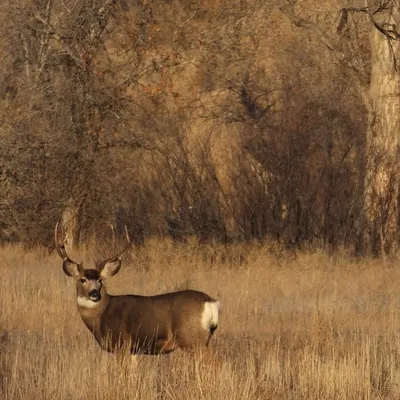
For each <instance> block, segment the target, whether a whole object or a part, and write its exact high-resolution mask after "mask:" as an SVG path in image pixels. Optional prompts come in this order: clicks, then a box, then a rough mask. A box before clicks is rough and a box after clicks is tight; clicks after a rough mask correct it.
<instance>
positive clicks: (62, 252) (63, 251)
mask: <svg viewBox="0 0 400 400" xmlns="http://www.w3.org/2000/svg"><path fill="white" fill-rule="evenodd" d="M58 226H59V223H58V222H57V223H56V227H55V229H54V242H55V245H56V250H57V253H58V255H59V256H60V257H61V258H62V259H63V260H64V261H69V262H71V263H74V264H80V263H78V262H76V261H74V260H72V259H71V258H70V257H69V256H68V254H67V250H66V248H65V242H66V241H67V237H64V240H63V241H62V243H60V240H59V237H58Z"/></svg>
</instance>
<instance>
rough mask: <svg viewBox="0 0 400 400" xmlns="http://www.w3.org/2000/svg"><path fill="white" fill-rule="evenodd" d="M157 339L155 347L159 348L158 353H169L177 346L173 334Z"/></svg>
mask: <svg viewBox="0 0 400 400" xmlns="http://www.w3.org/2000/svg"><path fill="white" fill-rule="evenodd" d="M158 341H159V343H157V348H159V349H160V350H159V353H160V354H166V353H171V352H172V351H174V350H175V349H176V348H177V347H178V345H177V343H176V340H175V336H174V335H170V336H169V337H168V338H167V339H159V340H158Z"/></svg>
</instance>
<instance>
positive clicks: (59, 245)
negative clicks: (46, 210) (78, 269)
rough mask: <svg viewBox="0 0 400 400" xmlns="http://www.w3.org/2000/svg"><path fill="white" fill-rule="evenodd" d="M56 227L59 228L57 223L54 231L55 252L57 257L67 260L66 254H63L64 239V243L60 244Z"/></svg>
mask: <svg viewBox="0 0 400 400" xmlns="http://www.w3.org/2000/svg"><path fill="white" fill-rule="evenodd" d="M58 226H59V223H58V222H57V223H56V227H55V229H54V242H55V245H56V250H57V253H58V255H59V256H60V257H61V258H62V259H65V258H68V257H67V254H66V252H65V246H64V244H65V240H66V239H64V241H63V242H62V243H60V241H59V238H58Z"/></svg>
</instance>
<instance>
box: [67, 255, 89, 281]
mask: <svg viewBox="0 0 400 400" xmlns="http://www.w3.org/2000/svg"><path fill="white" fill-rule="evenodd" d="M62 268H63V271H64V272H65V274H66V275H68V276H70V277H71V278H74V279H79V278H80V277H81V276H82V275H83V272H84V271H83V267H82V264H77V263H75V262H73V261H70V260H68V259H67V260H64V262H63V265H62Z"/></svg>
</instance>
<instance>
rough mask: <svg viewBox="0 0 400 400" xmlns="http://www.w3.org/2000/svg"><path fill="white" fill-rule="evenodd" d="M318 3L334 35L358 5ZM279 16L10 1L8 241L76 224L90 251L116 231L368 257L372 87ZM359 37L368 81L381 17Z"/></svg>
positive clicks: (351, 36) (4, 221) (356, 24)
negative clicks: (368, 90)
mask: <svg viewBox="0 0 400 400" xmlns="http://www.w3.org/2000/svg"><path fill="white" fill-rule="evenodd" d="M300 3H301V2H300ZM303 3H304V4H303V5H304V6H307V4H309V3H310V2H309V1H308V2H303ZM317 3H318V4H321V6H320V7H319V10H320V11H319V15H318V22H319V23H321V24H322V25H323V26H325V27H327V26H328V27H329V29H330V30H331V31H332V32H333V31H335V30H336V28H337V27H338V24H339V15H340V14H339V12H340V10H341V8H342V7H343V4H339V3H340V2H337V3H335V2H334V3H332V2H330V1H325V2H322V3H321V2H317ZM301 4H302V3H301ZM278 6H279V4H278V2H274V1H269V2H266V1H264V0H255V1H254V0H249V1H246V0H244V1H243V0H242V1H231V0H225V1H224V0H221V1H200V2H199V1H190V0H185V1H177V0H176V1H144V0H143V1H141V2H140V1H139V2H138V1H130V0H125V1H109V0H106V1H104V0H103V1H99V0H90V1H85V2H76V1H58V0H53V1H51V0H48V1H41V0H36V1H29V2H28V1H25V0H19V1H17V2H15V3H13V4H3V5H2V6H1V14H0V18H1V23H2V27H3V28H2V30H1V37H0V51H1V53H2V55H3V59H4V61H3V62H2V64H1V65H0V68H1V73H0V104H1V107H0V118H1V121H2V124H1V128H0V185H1V200H0V232H1V240H2V241H23V242H25V243H27V244H35V243H43V244H50V243H51V240H52V232H53V227H54V225H55V223H56V221H58V220H60V219H62V220H63V222H64V223H65V224H66V225H68V224H71V232H72V234H73V236H74V240H76V242H77V243H79V242H82V241H85V239H86V238H87V237H89V236H90V235H92V234H93V232H95V230H96V229H97V227H98V226H100V225H102V224H104V223H105V222H107V223H114V224H116V225H117V226H119V227H121V226H123V225H125V224H126V225H127V226H128V229H129V231H130V233H131V235H132V236H133V237H134V238H135V240H136V241H137V242H138V243H140V242H143V240H144V239H145V238H146V237H148V236H151V235H162V236H163V235H169V236H171V237H173V238H174V239H176V240H183V239H185V238H186V237H188V236H193V235H194V236H197V237H198V238H199V240H201V241H207V240H218V241H224V242H231V241H234V240H254V239H256V240H264V239H273V240H277V241H279V242H281V243H283V244H284V245H287V246H302V245H310V244H311V245H318V246H325V245H328V246H329V247H331V248H332V249H334V248H337V247H338V246H346V247H351V248H354V249H357V248H360V246H359V244H360V241H363V240H364V239H363V238H364V237H365V229H366V228H365V226H366V225H365V202H364V200H365V199H364V194H365V181H366V176H367V175H368V165H369V164H368V160H367V156H366V155H367V151H368V147H367V144H366V143H367V142H366V141H367V139H366V138H367V131H368V130H367V126H368V123H369V122H368V112H367V110H366V106H365V101H364V100H363V98H362V93H361V92H360V90H359V86H360V82H357V80H356V79H355V78H354V75H352V74H351V73H349V68H348V65H344V64H343V63H341V62H338V61H337V54H336V55H335V54H334V53H333V52H329V51H327V50H326V47H325V46H324V43H325V42H324V40H322V41H321V40H320V38H319V37H317V36H318V35H315V34H314V33H313V32H310V31H307V30H305V29H296V28H293V26H292V25H291V21H290V20H289V19H288V18H286V17H285V15H284V13H282V12H281V11H280V10H279V8H278ZM300 11H301V12H305V13H306V15H308V14H309V13H308V11H307V10H306V9H305V7H303V8H302V9H301V8H300ZM364 14H365V13H364ZM310 18H311V17H310ZM312 18H314V19H315V15H314V16H313V17H312ZM342 28H343V27H342ZM346 29H347V30H346V32H347V33H346V35H344V34H343V32H341V35H340V36H337V38H336V39H335V40H337V41H336V45H337V46H339V47H340V46H341V47H340V49H342V50H343V49H344V50H346V51H347V52H350V51H353V52H355V51H357V54H356V56H357V57H354V60H356V61H357V62H358V63H359V65H358V66H359V67H360V65H361V67H362V68H361V67H360V68H359V71H362V72H363V73H364V76H363V79H364V80H365V82H366V83H368V81H369V79H370V77H369V69H370V60H371V57H370V47H369V36H368V32H369V21H368V20H367V18H364V17H363V16H360V17H357V16H354V17H352V19H351V23H349V24H348V25H346ZM349 43H353V44H352V46H350V45H349ZM354 43H356V44H357V50H355V49H354V47H355V46H354ZM344 50H343V51H344ZM360 73H361V72H360Z"/></svg>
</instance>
